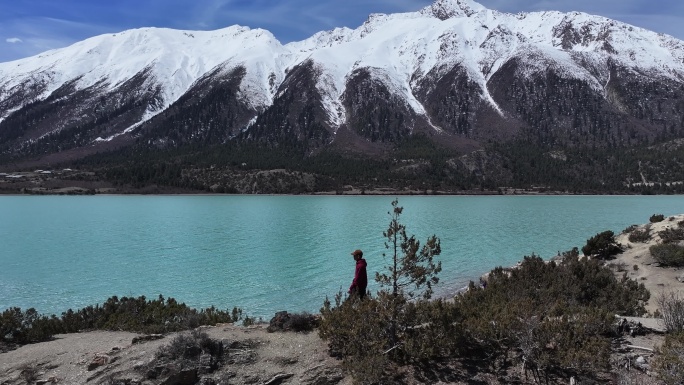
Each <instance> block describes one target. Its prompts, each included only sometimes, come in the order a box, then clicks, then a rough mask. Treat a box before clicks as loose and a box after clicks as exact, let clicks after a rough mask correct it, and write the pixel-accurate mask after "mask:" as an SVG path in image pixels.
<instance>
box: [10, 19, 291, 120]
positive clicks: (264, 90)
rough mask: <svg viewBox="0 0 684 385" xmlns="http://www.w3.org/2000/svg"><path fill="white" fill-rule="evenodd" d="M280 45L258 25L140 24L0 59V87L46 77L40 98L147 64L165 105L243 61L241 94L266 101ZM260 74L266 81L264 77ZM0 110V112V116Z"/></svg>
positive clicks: (277, 70)
mask: <svg viewBox="0 0 684 385" xmlns="http://www.w3.org/2000/svg"><path fill="white" fill-rule="evenodd" d="M284 53H285V52H284V50H283V48H282V45H281V44H280V43H279V42H278V41H277V40H276V39H275V38H274V37H273V35H272V34H271V33H270V32H268V31H264V30H259V29H256V30H250V29H249V28H245V27H239V26H232V27H228V28H225V29H221V30H216V31H209V32H205V31H178V30H171V29H160V28H143V29H136V30H129V31H124V32H121V33H117V34H113V35H101V36H96V37H93V38H90V39H87V40H84V41H82V42H79V43H76V44H74V45H72V46H70V47H67V48H63V49H58V50H52V51H48V52H45V53H43V54H40V55H38V56H35V57H31V58H27V59H22V60H17V61H13V62H8V63H0V89H1V90H3V91H4V93H7V92H8V90H12V89H14V88H16V87H17V86H18V85H20V84H21V83H22V82H24V81H25V80H26V79H27V78H28V79H33V80H34V81H40V82H45V83H46V85H47V86H46V88H45V89H44V91H43V92H42V93H41V94H40V95H39V96H38V97H37V99H43V98H45V97H47V96H49V95H50V94H51V93H52V92H54V91H55V90H56V89H58V88H59V87H61V86H62V85H63V84H65V83H66V82H69V81H73V80H77V81H76V87H77V88H80V89H82V88H87V87H90V86H93V85H96V84H103V85H104V90H113V89H116V88H117V87H118V86H119V85H121V84H122V83H124V82H125V81H127V80H129V79H130V78H132V77H133V76H135V75H136V74H138V73H141V72H143V71H145V70H149V74H150V75H151V76H150V78H149V79H148V86H149V87H153V86H154V85H160V86H161V90H162V92H161V97H162V99H163V101H164V103H163V105H162V106H160V109H163V108H165V107H167V106H168V105H169V104H171V103H172V102H174V101H175V100H177V99H178V98H179V97H180V96H181V95H183V94H184V93H185V92H186V91H187V90H188V89H189V87H190V86H191V85H192V84H193V83H194V82H195V81H196V80H197V79H198V78H200V77H201V76H202V75H204V74H205V73H207V72H208V71H210V70H212V69H214V68H216V67H219V66H220V67H222V68H224V69H225V70H229V69H231V68H233V67H235V66H239V65H244V66H245V67H246V68H247V74H248V75H247V81H246V83H245V89H244V90H243V91H244V93H245V95H244V97H245V98H246V99H249V100H250V101H251V102H253V103H254V104H258V105H260V106H263V105H268V103H269V101H270V100H271V98H272V95H273V89H272V86H270V85H269V83H268V81H267V79H268V77H269V75H270V74H274V75H275V76H276V77H278V75H280V79H278V80H282V72H283V71H282V63H281V61H282V57H284V56H286V55H284ZM265 80H266V81H265ZM5 115H6V111H3V112H0V117H4V116H5Z"/></svg>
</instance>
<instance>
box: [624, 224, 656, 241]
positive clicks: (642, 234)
mask: <svg viewBox="0 0 684 385" xmlns="http://www.w3.org/2000/svg"><path fill="white" fill-rule="evenodd" d="M628 239H629V241H630V242H634V243H646V242H648V241H649V240H650V239H651V225H650V224H649V225H646V226H644V227H643V228H642V229H639V228H638V227H635V228H634V229H632V231H630V232H629V237H628Z"/></svg>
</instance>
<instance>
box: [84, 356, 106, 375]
mask: <svg viewBox="0 0 684 385" xmlns="http://www.w3.org/2000/svg"><path fill="white" fill-rule="evenodd" d="M108 363H109V357H108V356H103V355H96V356H95V357H94V358H93V360H92V361H90V363H89V364H88V371H92V370H95V369H97V368H99V367H100V366H104V365H107V364H108Z"/></svg>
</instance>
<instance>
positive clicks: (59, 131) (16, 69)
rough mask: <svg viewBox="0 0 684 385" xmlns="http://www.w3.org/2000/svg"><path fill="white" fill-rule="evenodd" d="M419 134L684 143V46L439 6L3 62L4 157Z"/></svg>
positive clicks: (595, 27)
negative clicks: (339, 22)
mask: <svg viewBox="0 0 684 385" xmlns="http://www.w3.org/2000/svg"><path fill="white" fill-rule="evenodd" d="M340 133H344V135H339V134H340ZM416 133H422V134H427V136H428V137H433V138H434V140H436V141H439V142H441V143H443V144H445V145H447V146H448V145H451V144H453V143H462V142H463V141H464V140H467V141H472V143H475V147H477V144H478V143H480V144H481V143H487V142H490V141H497V142H506V141H508V140H511V139H513V138H523V139H524V140H527V141H532V142H534V143H537V144H539V145H542V146H549V147H554V146H555V147H567V146H598V147H614V146H625V147H629V146H636V145H642V144H647V143H656V142H661V141H666V140H671V139H676V138H681V137H684V42H682V41H679V40H677V39H674V38H672V37H669V36H664V35H658V34H655V33H653V32H649V31H646V30H642V29H639V28H636V27H633V26H629V25H626V24H623V23H620V22H617V21H614V20H610V19H606V18H603V17H599V16H591V15H587V14H582V13H577V12H574V13H568V14H563V13H559V12H541V13H527V14H525V13H521V14H516V15H512V14H505V13H500V12H497V11H494V10H489V9H486V8H484V7H483V6H481V5H480V4H478V3H475V2H474V1H471V0H437V1H436V2H435V3H434V4H432V5H431V6H429V7H426V8H425V9H423V10H421V11H418V12H412V13H402V14H393V15H379V14H375V15H371V16H370V17H369V19H368V20H367V21H366V22H365V23H364V24H363V25H361V26H360V27H358V28H357V29H355V30H351V29H335V30H332V31H327V32H321V33H318V34H316V35H314V36H312V37H311V38H309V39H307V40H304V41H300V42H293V43H289V44H287V45H281V44H280V43H279V42H278V41H277V40H276V39H275V38H274V37H273V36H272V35H271V34H270V33H269V32H267V31H263V30H250V29H248V28H244V27H238V26H234V27H229V28H226V29H223V30H218V31H210V32H203V31H174V30H166V29H154V28H150V29H141V30H131V31H125V32H122V33H120V34H114V35H103V36H98V37H94V38H91V39H88V40H85V41H83V42H80V43H77V44H75V45H73V46H71V47H67V48H64V49H61V50H55V51H50V52H46V53H45V54H42V55H39V56H36V57H31V58H27V59H22V60H18V61H14V62H8V63H0V153H1V154H2V159H4V160H3V162H8V161H13V160H16V159H23V158H27V157H36V156H51V154H52V156H54V155H55V154H60V153H63V154H70V155H69V157H71V158H74V157H79V156H83V155H85V154H88V153H93V152H96V151H102V150H106V149H109V148H113V147H118V146H125V145H130V144H132V143H136V142H137V143H139V144H140V143H142V144H144V145H147V146H151V147H152V148H169V147H178V146H184V145H188V144H219V143H226V142H244V141H248V142H257V143H262V144H267V145H270V146H274V145H275V146H277V145H280V144H288V145H290V144H291V145H294V146H296V147H298V148H301V149H303V150H304V151H305V153H307V154H311V153H315V152H316V151H319V150H321V149H323V148H327V147H329V146H333V147H341V148H343V149H344V148H345V147H347V149H352V150H355V151H360V152H364V151H366V147H364V146H359V143H369V142H370V143H377V144H388V143H390V144H391V143H396V142H398V141H401V140H403V139H405V138H407V137H411V136H412V135H415V134H416ZM350 135H351V137H352V138H350ZM341 136H342V137H343V139H341ZM350 146H351V147H355V148H348V147H350ZM374 148H376V147H374ZM65 156H66V155H65Z"/></svg>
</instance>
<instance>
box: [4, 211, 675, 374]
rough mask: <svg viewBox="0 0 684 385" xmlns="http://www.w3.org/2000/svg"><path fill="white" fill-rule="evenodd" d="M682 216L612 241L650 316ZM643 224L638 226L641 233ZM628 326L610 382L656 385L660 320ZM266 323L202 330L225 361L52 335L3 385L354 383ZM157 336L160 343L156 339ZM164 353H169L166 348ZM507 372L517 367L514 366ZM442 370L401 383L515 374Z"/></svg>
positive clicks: (10, 370) (315, 341)
mask: <svg viewBox="0 0 684 385" xmlns="http://www.w3.org/2000/svg"><path fill="white" fill-rule="evenodd" d="M682 220H684V215H678V216H675V217H671V218H666V219H665V221H662V222H658V223H654V224H651V225H650V228H651V234H652V236H651V239H649V240H648V241H647V242H644V243H641V242H629V239H628V235H627V234H620V235H618V236H617V237H616V239H617V241H618V242H619V243H620V244H622V245H623V246H624V248H625V252H624V253H622V254H620V255H619V256H618V257H617V258H616V259H614V260H612V261H610V262H608V264H609V265H610V266H611V267H612V268H613V269H614V271H615V274H616V275H618V276H622V275H623V274H625V273H626V274H627V275H628V277H630V278H632V279H635V280H637V281H639V282H641V283H643V284H644V285H645V286H646V287H647V288H648V289H649V290H650V291H651V293H652V295H651V299H650V301H649V303H648V304H647V309H648V311H649V312H650V313H651V314H650V315H651V316H652V315H653V314H654V313H655V312H656V310H657V298H658V296H659V294H660V293H666V292H674V293H678V294H679V295H680V297H683V296H684V270H682V269H675V268H665V267H660V266H659V265H658V264H657V263H656V262H655V261H654V260H653V258H652V257H651V255H650V253H649V250H648V249H649V247H650V246H651V245H654V244H656V243H659V242H660V241H661V240H660V238H659V236H658V235H657V234H658V232H659V231H662V230H663V229H665V228H667V227H672V226H677V225H678V222H679V221H682ZM643 226H645V225H641V228H643ZM627 321H628V323H629V324H630V325H631V326H632V327H634V326H635V325H638V324H641V326H642V328H640V330H641V332H640V333H635V335H632V333H630V332H629V331H627V332H626V333H625V335H624V337H623V338H622V339H619V340H616V341H615V343H614V353H613V356H612V363H613V373H612V374H610V375H609V376H608V377H607V382H608V383H615V384H646V385H648V384H658V382H657V380H656V379H655V376H654V373H652V372H651V370H650V365H651V362H652V359H653V357H654V354H655V352H654V350H655V349H656V348H657V347H658V346H659V345H660V344H662V342H663V338H664V337H663V335H662V334H661V333H660V332H659V331H661V330H662V324H661V323H660V321H659V320H658V319H655V318H652V317H649V318H643V319H639V318H633V319H628V320H627ZM267 326H268V325H255V326H249V327H244V326H238V325H233V324H222V325H217V326H214V327H203V328H201V329H200V331H201V332H204V333H206V335H207V336H208V337H209V338H211V339H212V340H213V341H220V342H221V345H222V347H223V348H222V349H223V350H222V359H221V360H220V363H218V364H216V362H214V360H213V358H212V357H213V356H209V355H207V354H205V353H204V352H203V351H202V352H200V351H196V352H193V351H192V349H190V350H188V349H186V350H185V351H182V352H181V353H182V355H183V356H184V358H183V360H180V361H179V360H176V361H173V360H169V359H168V357H167V358H164V357H163V355H162V354H160V351H162V349H163V348H164V347H168V346H173V345H174V341H175V340H176V339H177V338H179V336H180V335H183V336H186V337H187V336H190V335H192V334H191V333H190V332H184V333H172V334H168V335H165V336H153V337H148V338H141V337H144V336H141V335H137V334H135V333H128V332H109V331H90V332H84V333H76V334H65V335H57V336H56V338H55V339H54V340H52V341H49V342H43V343H38V344H32V345H26V346H22V347H20V348H19V349H16V350H13V351H10V352H7V353H2V354H0V385H19V384H51V383H59V384H98V385H99V384H108V385H109V384H111V385H118V384H126V385H134V384H146V385H157V384H165V385H185V384H203V385H219V384H220V385H224V384H258V385H276V384H305V385H309V384H310V385H332V384H339V385H348V384H351V383H352V379H351V377H350V376H348V375H347V374H346V373H345V372H344V371H343V369H342V367H341V362H340V361H339V360H337V359H335V358H331V357H330V356H329V355H328V350H327V346H326V344H325V342H324V341H322V340H321V339H320V338H319V337H318V334H317V333H316V332H315V331H313V332H309V333H301V332H299V333H297V332H282V331H276V332H273V333H271V332H268V331H267ZM157 337H159V338H157ZM167 351H168V348H167ZM511 370H517V368H512V369H511ZM439 371H441V373H437V374H435V375H434V376H425V373H423V375H422V377H423V379H424V380H420V379H418V378H417V376H415V375H414V374H415V373H413V374H412V373H411V372H410V371H407V372H406V373H405V376H404V377H403V379H402V383H405V384H417V383H431V384H447V383H448V384H474V383H477V384H488V383H507V381H506V379H507V378H509V379H510V378H521V377H522V376H521V375H520V374H519V373H518V374H516V375H515V376H503V377H502V376H492V375H488V374H486V373H476V372H472V371H471V370H468V369H467V368H463V367H462V366H459V365H458V363H456V364H455V365H452V363H451V364H447V365H444V366H442V367H440V368H439Z"/></svg>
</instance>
